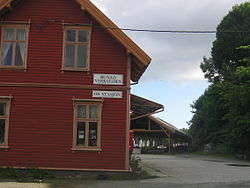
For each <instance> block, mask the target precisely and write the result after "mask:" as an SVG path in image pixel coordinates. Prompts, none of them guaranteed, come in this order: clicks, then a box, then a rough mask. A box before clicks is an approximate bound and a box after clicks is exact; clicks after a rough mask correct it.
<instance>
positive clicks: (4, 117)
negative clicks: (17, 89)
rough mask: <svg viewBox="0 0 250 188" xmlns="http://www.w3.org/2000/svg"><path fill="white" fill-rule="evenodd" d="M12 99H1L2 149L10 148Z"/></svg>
mask: <svg viewBox="0 0 250 188" xmlns="http://www.w3.org/2000/svg"><path fill="white" fill-rule="evenodd" d="M9 111H10V99H5V98H4V99H2V98H1V97H0V148H1V147H4V148H6V147H8V130H9Z"/></svg>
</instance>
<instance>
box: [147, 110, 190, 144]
mask: <svg viewBox="0 0 250 188" xmlns="http://www.w3.org/2000/svg"><path fill="white" fill-rule="evenodd" d="M148 118H149V119H150V120H152V121H154V122H155V123H157V124H158V125H159V126H161V127H162V128H164V129H165V130H168V131H170V132H171V134H172V135H173V136H175V137H180V138H184V139H191V137H190V136H188V135H187V134H186V133H185V132H183V131H181V130H180V129H178V128H177V127H175V126H173V125H171V124H170V123H168V122H166V121H164V120H162V119H160V118H158V117H155V116H152V115H150V116H148Z"/></svg>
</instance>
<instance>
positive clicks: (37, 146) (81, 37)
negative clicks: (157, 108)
mask: <svg viewBox="0 0 250 188" xmlns="http://www.w3.org/2000/svg"><path fill="white" fill-rule="evenodd" d="M0 17H1V23H0V24H1V25H0V26H1V33H0V35H1V37H0V39H1V48H0V166H3V167H4V166H13V167H17V168H18V167H26V166H27V165H28V164H33V165H34V166H37V167H39V168H44V169H59V170H104V171H109V170H110V171H128V170H129V161H128V156H129V155H128V153H129V151H128V150H129V146H128V145H129V128H130V117H129V115H130V82H131V81H133V82H137V81H138V80H139V79H140V77H141V75H142V74H143V72H144V71H145V69H146V68H147V66H148V64H149V63H150V61H151V59H150V57H149V56H148V55H147V54H146V53H145V52H144V51H143V50H141V49H140V48H139V47H138V46H137V45H136V44H135V43H134V42H133V41H132V40H131V39H130V38H128V37H127V36H126V35H125V34H124V33H123V32H122V31H121V30H120V29H118V27H117V26H116V25H115V24H114V23H113V22H112V21H111V20H109V19H108V18H107V17H106V16H105V15H104V14H103V13H102V12H101V11H100V10H99V9H98V8H96V7H95V6H94V5H93V4H92V3H91V2H90V1H89V0H0Z"/></svg>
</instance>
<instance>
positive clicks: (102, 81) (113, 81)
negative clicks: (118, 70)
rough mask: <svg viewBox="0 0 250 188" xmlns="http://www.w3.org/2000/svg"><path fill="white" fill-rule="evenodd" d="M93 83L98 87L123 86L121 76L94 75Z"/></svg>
mask: <svg viewBox="0 0 250 188" xmlns="http://www.w3.org/2000/svg"><path fill="white" fill-rule="evenodd" d="M93 83H94V84H98V85H123V75H122V74H94V77H93Z"/></svg>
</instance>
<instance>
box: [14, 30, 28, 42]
mask: <svg viewBox="0 0 250 188" xmlns="http://www.w3.org/2000/svg"><path fill="white" fill-rule="evenodd" d="M16 39H17V40H26V29H23V28H21V29H17V36H16Z"/></svg>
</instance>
